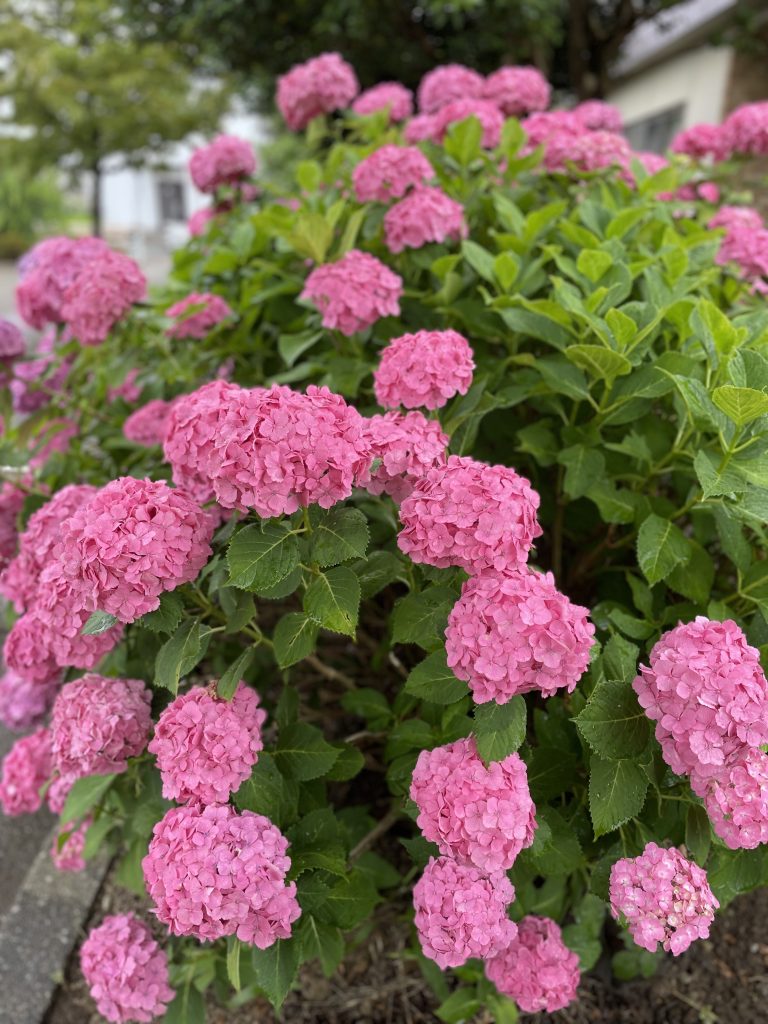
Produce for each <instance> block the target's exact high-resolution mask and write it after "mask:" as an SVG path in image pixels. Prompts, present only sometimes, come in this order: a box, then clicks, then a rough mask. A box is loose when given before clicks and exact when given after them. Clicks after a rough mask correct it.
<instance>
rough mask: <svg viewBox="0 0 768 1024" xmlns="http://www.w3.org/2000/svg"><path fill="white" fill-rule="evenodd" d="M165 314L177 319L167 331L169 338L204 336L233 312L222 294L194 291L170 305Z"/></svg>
mask: <svg viewBox="0 0 768 1024" xmlns="http://www.w3.org/2000/svg"><path fill="white" fill-rule="evenodd" d="M165 315H166V316H167V317H170V319H171V320H175V321H176V323H174V324H172V325H171V326H170V327H169V328H168V330H167V332H166V333H167V334H168V337H169V338H204V337H205V336H206V335H207V334H210V333H211V331H212V330H213V328H214V327H217V326H218V325H219V324H220V323H222V322H223V321H224V320H226V319H228V318H229V317H231V316H232V315H233V313H232V309H231V307H230V305H229V303H227V302H225V300H224V299H222V298H221V296H220V295H213V294H212V293H211V292H192V293H191V294H190V295H187V296H186V297H185V298H183V299H181V301H179V302H175V303H174V304H173V305H172V306H169V307H168V309H166V311H165Z"/></svg>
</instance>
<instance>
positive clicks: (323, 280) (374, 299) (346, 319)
mask: <svg viewBox="0 0 768 1024" xmlns="http://www.w3.org/2000/svg"><path fill="white" fill-rule="evenodd" d="M402 294H403V282H402V279H401V278H400V277H398V275H397V274H395V273H394V272H393V271H392V270H390V269H389V267H388V266H386V265H385V264H384V263H382V262H381V261H380V260H377V259H376V257H375V256H371V254H370V253H368V252H361V251H360V250H359V249H352V250H350V252H348V253H347V254H346V256H342V258H341V259H340V260H337V261H336V262H335V263H323V264H322V265H321V266H319V267H315V269H314V270H313V271H312V273H311V274H310V275H309V277H308V278H307V280H306V282H305V283H304V290H303V291H302V293H301V295H300V298H301V299H306V300H309V301H310V302H312V303H314V305H315V306H316V307H317V308H318V309H319V310H320V312H321V313H322V315H323V327H328V328H330V329H331V330H338V331H341V333H342V334H346V335H347V336H348V337H349V336H350V335H352V334H356V333H357V332H358V331H363V330H365V328H366V327H370V326H371V325H372V324H375V323H376V321H377V320H380V319H381V318H382V317H384V316H399V315H400V298H401V296H402Z"/></svg>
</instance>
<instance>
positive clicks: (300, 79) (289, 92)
mask: <svg viewBox="0 0 768 1024" xmlns="http://www.w3.org/2000/svg"><path fill="white" fill-rule="evenodd" d="M359 91H360V85H359V83H358V81H357V75H355V72H354V70H353V68H352V67H351V66H350V65H349V64H347V62H346V61H345V60H343V59H342V57H341V55H340V54H338V53H321V54H320V56H319V57H313V58H312V59H311V60H308V61H306V62H305V63H304V64H296V65H295V66H294V67H292V68H291V70H290V71H289V72H288V73H287V74H285V75H281V76H280V78H278V80H277V97H276V98H277V107H278V109H279V111H280V113H281V114H282V115H283V118H284V119H285V123H286V124H287V125H288V127H289V128H290V129H291V130H292V131H301V130H302V128H306V126H307V125H308V124H309V122H310V121H311V120H312V119H313V118H315V117H319V116H320V115H321V114H330V113H332V112H333V111H334V110H342V109H344V108H345V107H348V106H349V104H350V103H351V102H352V100H353V99H354V98H355V96H357V94H358V92H359Z"/></svg>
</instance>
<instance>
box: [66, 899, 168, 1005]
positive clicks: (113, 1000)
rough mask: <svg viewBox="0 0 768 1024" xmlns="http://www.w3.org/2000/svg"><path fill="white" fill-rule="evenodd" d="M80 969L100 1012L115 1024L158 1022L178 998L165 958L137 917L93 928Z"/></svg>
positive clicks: (112, 920)
mask: <svg viewBox="0 0 768 1024" xmlns="http://www.w3.org/2000/svg"><path fill="white" fill-rule="evenodd" d="M80 966H81V968H82V970H83V976H84V978H85V980H86V982H87V984H88V988H89V990H90V993H91V996H92V997H93V1000H94V1002H95V1003H96V1006H97V1007H98V1010H99V1013H100V1014H101V1015H102V1017H105V1018H106V1019H107V1020H108V1021H110V1022H111V1024H129V1022H132V1021H138V1022H139V1024H147V1022H149V1021H153V1020H156V1019H157V1018H159V1017H162V1016H163V1015H164V1014H165V1011H166V1008H167V1006H168V1004H169V1003H170V1002H171V1000H172V999H173V997H174V995H175V992H174V991H173V989H172V988H171V986H170V985H169V983H168V961H167V959H166V956H165V953H164V952H163V950H162V949H161V948H160V946H158V944H157V942H156V941H155V939H154V938H153V937H152V933H151V932H150V930H149V928H148V927H147V926H146V925H145V924H144V922H143V921H140V920H139V919H138V918H137V917H136V916H135V915H134V914H115V915H113V916H112V917H105V918H104V920H103V921H102V923H101V924H100V925H99V926H98V927H97V928H93V929H91V931H90V932H89V933H88V937H87V938H86V940H85V942H84V943H83V945H82V948H81V950H80Z"/></svg>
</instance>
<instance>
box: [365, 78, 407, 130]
mask: <svg viewBox="0 0 768 1024" xmlns="http://www.w3.org/2000/svg"><path fill="white" fill-rule="evenodd" d="M352 109H353V110H354V112H355V113H356V114H361V115H366V114H375V113H377V112H378V111H379V110H387V111H389V120H390V121H391V122H392V121H404V120H405V119H406V117H410V116H411V114H412V113H413V93H412V92H411V90H410V89H406V87H405V86H404V85H401V84H400V82H380V83H379V84H378V85H374V86H373V88H371V89H366V90H365V92H361V93H360V95H359V96H358V97H357V99H356V100H355V102H354V103H353V104H352Z"/></svg>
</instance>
